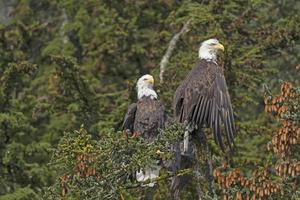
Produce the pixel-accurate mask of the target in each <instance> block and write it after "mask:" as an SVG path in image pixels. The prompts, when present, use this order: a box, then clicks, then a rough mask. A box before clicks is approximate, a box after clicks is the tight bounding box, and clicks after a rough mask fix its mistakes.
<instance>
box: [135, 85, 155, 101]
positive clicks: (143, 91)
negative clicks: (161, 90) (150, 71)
mask: <svg viewBox="0 0 300 200" xmlns="http://www.w3.org/2000/svg"><path fill="white" fill-rule="evenodd" d="M137 95H138V100H141V99H142V98H143V97H150V98H151V99H157V94H156V92H155V91H154V90H153V89H152V88H149V87H139V88H138V94H137Z"/></svg>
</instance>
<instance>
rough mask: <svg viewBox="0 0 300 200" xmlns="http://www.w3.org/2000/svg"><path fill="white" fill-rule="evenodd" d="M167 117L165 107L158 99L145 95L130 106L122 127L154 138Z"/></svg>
mask: <svg viewBox="0 0 300 200" xmlns="http://www.w3.org/2000/svg"><path fill="white" fill-rule="evenodd" d="M165 118H166V116H165V107H164V106H163V105H161V104H160V102H159V101H158V100H157V99H151V98H150V97H143V98H142V99H140V100H138V102H137V103H134V104H131V105H130V106H129V107H128V110H127V113H126V115H125V118H124V122H123V127H122V129H123V130H128V129H129V130H130V132H131V133H135V134H138V135H141V136H142V137H144V138H145V139H149V140H152V139H154V138H155V137H156V136H157V134H158V129H160V128H163V127H164V123H165Z"/></svg>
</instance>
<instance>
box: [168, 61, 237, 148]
mask: <svg viewBox="0 0 300 200" xmlns="http://www.w3.org/2000/svg"><path fill="white" fill-rule="evenodd" d="M173 108H174V115H175V118H176V120H177V121H178V122H181V123H183V122H185V121H186V122H188V123H189V124H190V125H192V126H196V127H198V128H202V127H204V126H207V127H210V128H211V129H212V130H213V133H214V139H215V142H216V144H217V145H219V146H220V147H221V149H222V150H224V144H223V141H222V137H221V126H222V124H223V125H224V128H225V135H226V138H227V141H228V143H229V147H230V148H231V147H232V146H234V140H233V138H234V135H235V125H234V118H233V111H232V107H231V102H230V97H229V93H228V89H227V86H226V82H225V78H224V75H223V71H222V69H221V68H220V67H219V66H218V65H217V64H215V63H214V62H209V61H205V60H200V61H199V62H198V63H197V66H196V67H195V68H194V69H193V70H192V71H191V72H190V73H189V74H188V76H187V77H186V79H185V80H184V81H183V83H182V84H181V85H180V86H179V88H178V89H177V90H176V93H175V96H174V101H173Z"/></svg>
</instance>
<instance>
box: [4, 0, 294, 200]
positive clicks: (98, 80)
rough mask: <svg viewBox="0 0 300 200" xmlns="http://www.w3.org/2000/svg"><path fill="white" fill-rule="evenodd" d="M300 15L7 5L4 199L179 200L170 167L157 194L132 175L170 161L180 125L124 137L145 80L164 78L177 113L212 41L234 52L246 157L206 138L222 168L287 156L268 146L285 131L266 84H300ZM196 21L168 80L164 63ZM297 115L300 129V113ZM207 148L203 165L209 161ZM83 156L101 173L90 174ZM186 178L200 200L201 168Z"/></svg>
mask: <svg viewBox="0 0 300 200" xmlns="http://www.w3.org/2000/svg"><path fill="white" fill-rule="evenodd" d="M3 2H4V3H3ZM299 9H300V2H299V1H297V0H281V1H271V0H264V1H262V0H253V1H222V0H216V1H209V0H201V1H200V0H175V1H172V0H157V1H148V0H137V1H133V0H120V1H119V0H118V1H116V0H39V1H36V0H10V1H8V0H7V1H6V0H4V1H0V199H17V200H20V199H24V200H27V199H28V200H29V199H35V198H41V197H45V198H48V199H51V198H52V199H64V198H65V199H93V198H96V199H105V198H106V199H122V198H124V199H141V198H144V196H146V194H151V195H152V197H153V198H154V199H170V198H171V194H170V190H169V186H170V177H171V176H172V175H170V174H169V172H167V171H166V170H163V171H162V174H161V177H160V178H161V180H159V181H158V187H157V189H156V190H155V191H152V190H149V188H148V189H147V188H145V187H140V185H139V184H138V183H136V182H135V179H134V178H132V177H131V175H132V174H134V171H136V169H139V168H143V167H145V166H147V165H149V164H150V163H151V162H152V160H153V159H154V158H155V159H156V158H157V156H158V155H157V154H156V151H157V150H158V149H159V150H160V151H162V152H164V153H165V154H163V155H160V156H164V155H165V156H166V157H165V158H163V159H166V158H169V156H171V154H170V155H169V153H168V151H169V149H168V148H167V147H168V145H170V144H171V141H173V139H174V138H178V136H179V135H180V134H179V132H180V131H178V130H179V129H180V127H178V126H177V125H174V126H171V127H170V129H169V128H168V129H166V130H162V131H161V136H160V137H159V138H158V139H157V141H156V142H155V144H147V145H145V142H144V141H142V139H136V138H130V137H128V138H126V139H124V138H122V134H121V133H119V132H118V131H120V126H121V124H122V120H123V117H124V114H125V112H126V109H127V107H128V105H130V104H131V103H132V102H136V92H135V83H136V80H137V79H138V78H139V77H140V76H141V75H143V74H145V73H151V74H152V75H154V77H155V81H156V83H155V89H156V91H157V93H158V94H159V98H160V101H161V102H162V103H164V104H165V105H166V106H167V112H168V114H169V116H170V117H172V109H171V103H172V100H173V94H174V92H175V90H176V88H177V87H178V85H179V84H180V82H181V81H182V80H183V79H184V77H185V76H186V74H187V73H188V71H189V70H190V69H191V68H192V67H193V64H194V63H195V62H196V60H197V52H198V48H199V45H200V43H201V42H202V41H203V40H205V39H208V38H212V37H217V38H218V39H219V40H220V42H221V43H223V44H224V46H225V53H224V55H223V54H222V55H220V56H219V61H218V62H219V63H220V65H221V66H223V67H224V73H225V76H226V80H227V85H228V88H229V92H230V95H231V99H232V103H233V108H234V112H235V118H236V124H237V130H238V136H237V138H236V144H237V152H236V153H235V154H234V155H230V156H228V155H225V154H224V153H222V152H221V151H220V150H219V149H218V148H217V146H216V145H215V144H214V142H213V139H212V134H211V133H210V132H209V130H207V131H206V135H207V139H208V146H209V147H210V150H211V152H212V154H213V157H212V165H213V168H217V167H220V166H221V165H222V162H223V160H224V157H226V158H227V159H225V160H226V162H227V163H228V165H230V167H231V168H233V169H235V168H240V169H241V170H242V171H243V172H244V173H245V174H246V175H250V174H251V173H252V171H253V170H254V169H257V168H258V166H259V167H264V166H269V165H270V163H272V162H274V160H276V156H274V155H273V154H272V153H271V152H269V151H268V150H267V144H268V143H269V142H270V141H271V138H272V136H273V135H272V133H273V132H274V131H275V130H276V128H277V125H278V123H277V122H276V120H274V118H272V117H271V116H270V115H267V114H265V113H264V101H263V97H264V96H265V93H266V92H268V91H267V90H265V88H266V87H265V86H268V88H269V90H270V91H271V92H273V91H278V88H279V87H278V86H279V84H280V82H281V80H285V81H289V82H293V84H294V85H295V87H296V88H297V86H298V87H299V70H296V69H295V66H297V65H298V64H299V58H300V45H299V44H300V43H299V41H300V37H299V35H300V27H299V23H300V15H299V12H298V11H299ZM8 13H9V14H8ZM2 19H3V20H2ZM187 22H189V23H190V24H189V26H188V31H187V32H185V33H184V34H183V35H181V37H180V39H179V40H178V42H177V43H176V45H175V49H174V51H173V54H172V55H171V58H170V60H169V63H168V64H167V67H166V71H165V73H164V83H162V84H160V83H159V73H160V69H159V63H160V61H161V59H162V57H163V56H164V54H165V51H166V50H167V48H168V45H169V42H170V41H171V39H172V38H173V36H174V35H175V34H177V33H179V32H180V30H181V29H182V27H183V26H184V24H186V23H187ZM289 117H290V118H292V119H293V120H295V121H297V120H298V119H299V113H295V114H293V116H289ZM82 124H83V125H84V128H82V127H81V125H82ZM74 130H78V131H74ZM174 130H177V131H174ZM173 131H174V132H173ZM177 133H178V134H179V135H178V134H177ZM172 134H174V135H172ZM173 136H174V137H173ZM88 145H90V146H88ZM202 152H203V151H202V150H201V149H199V156H198V157H199V158H198V161H199V163H200V168H201V169H202V168H205V167H204V164H205V162H206V160H207V157H208V156H206V155H203V153H202ZM85 154H87V155H89V156H90V157H89V156H88V157H85V156H87V155H85ZM293 154H294V155H299V148H297V147H295V148H293ZM51 158H52V160H51ZM84 159H87V160H84ZM89 159H92V160H91V161H89ZM133 159H134V160H133ZM82 160H84V163H85V162H87V161H88V162H87V163H86V165H87V166H88V169H90V171H88V170H87V169H86V168H84V170H83V171H80V170H79V172H78V169H77V168H76V166H77V165H78V162H81V161H82ZM50 161H51V162H50ZM81 167H82V166H81ZM76 170H77V171H76ZM85 170H87V171H85ZM192 171H193V170H192ZM78 173H79V174H78ZM178 173H179V174H180V173H183V174H184V173H188V174H190V175H191V177H192V178H191V181H190V182H189V183H188V184H187V187H186V188H185V189H184V191H183V192H182V194H181V199H195V198H196V196H197V194H196V189H195V188H196V185H197V184H196V179H195V176H194V175H193V173H194V172H191V171H188V172H186V171H182V172H178ZM83 174H85V175H86V174H88V176H87V177H85V176H84V177H83ZM98 175H99V177H97V176H98ZM202 175H203V174H202ZM68 176H69V177H68ZM100 176H102V177H100ZM205 181H206V180H205V178H203V177H201V178H200V182H201V183H200V186H201V188H202V192H203V196H205V195H206V194H207V195H206V197H203V198H204V199H205V198H207V199H210V198H211V194H210V193H209V191H208V189H207V184H206V182H205ZM62 182H63V184H62ZM298 183H299V182H297V183H296V186H295V187H297V186H299V184H298ZM289 186H290V185H287V187H289ZM64 188H65V189H64ZM64 190H65V191H64ZM286 191H288V190H286ZM63 193H64V197H63V196H62V195H63ZM101 195H107V196H101ZM217 195H221V194H220V193H217ZM104 197H105V198H104ZM218 197H219V196H218ZM278 198H279V197H278Z"/></svg>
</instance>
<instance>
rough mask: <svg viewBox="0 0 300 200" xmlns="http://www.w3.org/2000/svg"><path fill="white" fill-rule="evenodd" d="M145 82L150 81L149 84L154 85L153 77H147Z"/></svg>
mask: <svg viewBox="0 0 300 200" xmlns="http://www.w3.org/2000/svg"><path fill="white" fill-rule="evenodd" d="M145 82H147V83H150V84H151V85H154V79H153V77H151V78H149V79H148V80H146V81H145Z"/></svg>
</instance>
